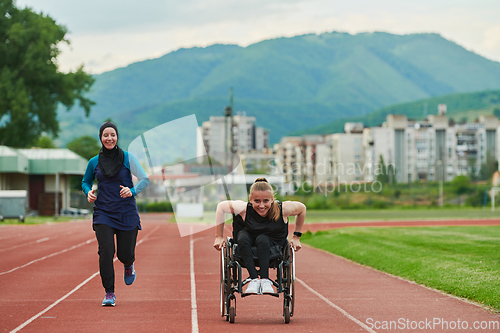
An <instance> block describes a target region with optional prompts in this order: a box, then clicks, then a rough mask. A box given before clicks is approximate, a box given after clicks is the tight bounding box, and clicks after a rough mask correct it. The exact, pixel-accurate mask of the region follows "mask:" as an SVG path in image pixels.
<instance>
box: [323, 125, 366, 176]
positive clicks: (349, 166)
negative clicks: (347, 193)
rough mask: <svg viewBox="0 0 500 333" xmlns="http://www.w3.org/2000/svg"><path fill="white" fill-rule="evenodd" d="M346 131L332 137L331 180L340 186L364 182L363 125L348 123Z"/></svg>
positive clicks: (345, 127)
mask: <svg viewBox="0 0 500 333" xmlns="http://www.w3.org/2000/svg"><path fill="white" fill-rule="evenodd" d="M344 130H345V131H344V133H336V134H332V135H331V147H332V149H331V154H332V155H331V162H332V178H331V179H332V180H333V181H334V182H335V183H338V184H340V183H351V182H356V181H363V180H364V175H363V170H364V168H365V152H364V149H363V124H362V123H346V124H345V126H344Z"/></svg>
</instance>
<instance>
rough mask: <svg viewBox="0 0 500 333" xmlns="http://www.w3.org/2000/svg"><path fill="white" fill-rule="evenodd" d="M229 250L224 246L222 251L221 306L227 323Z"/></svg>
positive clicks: (222, 314)
mask: <svg viewBox="0 0 500 333" xmlns="http://www.w3.org/2000/svg"><path fill="white" fill-rule="evenodd" d="M228 258H229V249H228V247H227V246H224V247H223V248H222V250H221V259H220V304H221V316H222V317H224V316H225V317H226V321H227V320H229V291H230V288H231V285H230V276H229V273H230V272H229V267H228V266H229V260H228Z"/></svg>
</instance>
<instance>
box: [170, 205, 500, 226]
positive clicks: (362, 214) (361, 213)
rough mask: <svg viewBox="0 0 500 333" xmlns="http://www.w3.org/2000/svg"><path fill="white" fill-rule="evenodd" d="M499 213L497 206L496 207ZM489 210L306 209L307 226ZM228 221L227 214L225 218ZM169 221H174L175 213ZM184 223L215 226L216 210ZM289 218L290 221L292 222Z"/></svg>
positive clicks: (484, 215)
mask: <svg viewBox="0 0 500 333" xmlns="http://www.w3.org/2000/svg"><path fill="white" fill-rule="evenodd" d="M498 210H500V207H499V208H498ZM498 210H497V211H496V212H492V211H491V209H490V208H488V209H483V208H458V207H457V208H430V209H427V208H417V209H362V210H340V209H337V210H307V215H306V223H320V222H349V221H396V220H397V221H401V220H445V219H494V218H499V217H500V214H499V212H498ZM226 218H229V215H226ZM169 221H170V222H176V219H175V214H174V215H173V216H172V218H170V220H169ZM180 221H182V222H185V223H214V222H215V211H205V213H204V215H203V219H199V218H183V219H180ZM294 221H295V219H294V217H293V216H292V217H290V222H294Z"/></svg>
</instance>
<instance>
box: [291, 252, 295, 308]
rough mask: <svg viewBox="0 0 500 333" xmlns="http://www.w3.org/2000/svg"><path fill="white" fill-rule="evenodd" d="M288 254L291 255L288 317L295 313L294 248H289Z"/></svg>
mask: <svg viewBox="0 0 500 333" xmlns="http://www.w3.org/2000/svg"><path fill="white" fill-rule="evenodd" d="M290 255H291V260H290V261H291V267H290V268H291V274H290V278H291V281H290V284H291V286H290V297H291V302H290V306H291V307H290V317H293V314H294V313H295V250H294V249H293V248H290Z"/></svg>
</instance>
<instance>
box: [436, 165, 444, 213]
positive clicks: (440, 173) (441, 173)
mask: <svg viewBox="0 0 500 333" xmlns="http://www.w3.org/2000/svg"><path fill="white" fill-rule="evenodd" d="M437 166H438V170H439V171H438V172H439V206H441V207H443V162H441V160H439V161H437Z"/></svg>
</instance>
